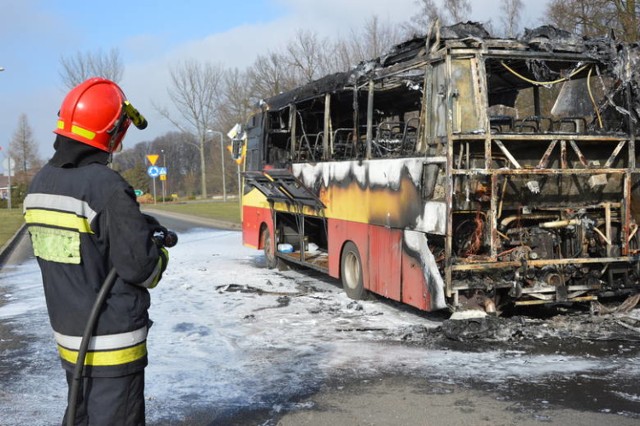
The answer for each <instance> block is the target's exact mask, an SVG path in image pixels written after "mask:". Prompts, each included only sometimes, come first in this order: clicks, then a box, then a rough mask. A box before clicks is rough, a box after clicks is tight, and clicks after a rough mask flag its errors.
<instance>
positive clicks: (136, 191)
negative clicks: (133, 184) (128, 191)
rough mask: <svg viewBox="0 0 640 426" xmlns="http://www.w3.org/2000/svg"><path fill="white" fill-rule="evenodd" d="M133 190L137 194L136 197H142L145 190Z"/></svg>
mask: <svg viewBox="0 0 640 426" xmlns="http://www.w3.org/2000/svg"><path fill="white" fill-rule="evenodd" d="M133 192H134V193H135V194H136V197H141V196H142V194H144V191H142V189H135V190H134V191H133Z"/></svg>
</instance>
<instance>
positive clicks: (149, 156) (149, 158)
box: [147, 154, 160, 166]
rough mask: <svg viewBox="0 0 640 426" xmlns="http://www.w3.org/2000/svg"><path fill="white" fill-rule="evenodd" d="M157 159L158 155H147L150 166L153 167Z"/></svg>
mask: <svg viewBox="0 0 640 426" xmlns="http://www.w3.org/2000/svg"><path fill="white" fill-rule="evenodd" d="M158 157H160V156H159V155H158V154H149V155H147V160H149V162H150V163H151V165H152V166H155V165H156V161H158Z"/></svg>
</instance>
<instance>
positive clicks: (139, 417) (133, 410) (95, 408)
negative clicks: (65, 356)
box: [62, 370, 145, 426]
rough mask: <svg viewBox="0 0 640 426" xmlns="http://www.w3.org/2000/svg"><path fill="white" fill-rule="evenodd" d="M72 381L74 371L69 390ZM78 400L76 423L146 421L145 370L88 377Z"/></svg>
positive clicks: (136, 424)
mask: <svg viewBox="0 0 640 426" xmlns="http://www.w3.org/2000/svg"><path fill="white" fill-rule="evenodd" d="M72 382H73V374H72V373H70V372H68V371H67V383H68V385H69V392H70V391H71V383H72ZM67 399H68V396H67ZM77 404H78V405H77V408H76V421H75V424H76V425H82V426H102V425H104V426H113V425H122V426H141V425H144V424H145V414H144V370H142V371H140V372H139V373H135V374H130V375H127V376H122V377H85V378H84V379H83V380H82V383H81V387H80V391H79V392H78V402H77ZM68 411H69V408H68V407H67V410H66V411H65V414H64V419H63V421H62V425H63V426H64V425H66V424H67V413H68Z"/></svg>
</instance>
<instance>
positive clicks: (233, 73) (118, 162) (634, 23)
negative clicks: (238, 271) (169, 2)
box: [9, 0, 640, 198]
mask: <svg viewBox="0 0 640 426" xmlns="http://www.w3.org/2000/svg"><path fill="white" fill-rule="evenodd" d="M639 9H640V5H639V4H637V3H636V1H635V0H626V1H625V0H549V1H548V3H547V6H546V9H545V13H544V16H543V21H544V22H545V23H549V24H551V25H553V26H556V27H558V28H562V29H566V30H568V31H571V32H573V33H576V34H578V35H582V36H589V37H594V36H603V35H611V34H612V33H613V34H614V35H615V37H617V38H618V39H621V40H624V41H637V40H638V35H639V34H638V16H639V13H640V10H639ZM523 12H524V2H523V1H522V0H500V8H499V9H498V10H496V13H495V18H492V19H491V20H489V21H487V22H483V25H484V26H485V28H486V29H487V30H488V31H489V32H490V33H491V34H493V35H494V36H502V37H515V36H517V35H519V34H521V33H522V31H523V28H522V26H521V22H522V17H523ZM435 20H439V21H440V23H441V24H442V25H448V24H453V23H456V22H463V21H470V20H474V19H473V7H472V2H471V1H470V0H440V1H438V0H416V1H415V13H414V14H413V15H412V16H411V17H410V18H409V19H407V21H406V22H403V23H401V24H398V23H393V22H389V21H385V20H382V19H380V18H379V17H377V16H370V17H369V18H368V19H366V20H365V21H364V23H363V25H362V26H361V27H359V28H354V29H352V30H351V31H350V32H349V33H348V34H346V35H345V34H343V35H337V36H335V37H333V38H331V37H322V36H320V35H319V34H318V33H317V32H314V31H311V30H304V29H299V30H297V31H296V32H295V34H294V36H293V37H292V38H291V39H290V40H289V41H288V42H287V43H286V44H285V45H283V46H279V47H277V48H274V49H272V50H270V51H267V52H265V53H262V54H259V55H257V56H256V58H255V60H254V61H253V63H252V64H251V65H250V66H248V67H247V68H246V69H238V68H230V67H226V66H225V65H223V64H222V63H219V62H215V61H202V60H187V61H184V62H182V63H177V64H175V65H174V66H172V67H171V68H170V82H169V86H168V87H167V93H168V96H169V99H170V102H171V104H172V105H170V106H167V105H156V104H154V107H155V108H156V110H157V111H158V112H159V113H160V114H161V115H162V116H163V117H164V118H165V119H166V120H168V121H169V122H170V123H171V124H172V125H173V127H174V128H175V130H174V131H171V132H168V133H167V134H165V135H162V136H160V137H158V138H155V139H154V140H151V141H146V142H141V143H139V144H137V145H135V146H134V147H132V148H128V149H125V150H123V151H122V152H121V153H119V154H116V155H115V156H114V161H113V166H114V168H115V169H116V170H118V171H119V172H120V173H121V174H122V175H123V176H124V177H125V178H126V179H127V180H128V181H129V182H130V183H131V184H132V186H133V187H134V188H136V189H141V190H143V191H150V189H151V188H150V185H151V180H150V179H149V177H148V176H147V175H146V167H147V164H146V163H145V156H146V155H147V154H150V153H153V154H159V155H160V159H159V160H158V165H161V166H166V167H167V169H168V170H170V173H169V174H168V175H167V182H166V185H167V191H168V193H169V194H170V193H177V194H179V195H180V196H191V197H205V198H206V197H207V196H209V195H212V194H221V193H222V192H223V190H222V182H223V171H224V178H225V179H224V181H225V183H226V185H225V189H226V192H228V193H234V192H237V190H238V180H237V172H238V170H237V165H236V164H235V162H233V160H232V159H231V158H230V156H229V155H227V154H228V153H227V152H226V150H224V149H223V150H222V152H223V153H224V154H225V155H222V154H221V146H220V143H221V141H220V140H221V139H222V140H223V141H224V144H227V143H228V139H226V136H225V135H224V134H225V133H226V131H227V130H229V129H231V128H232V127H233V125H234V124H236V123H245V122H246V121H247V119H248V117H249V116H250V114H251V112H252V111H253V110H254V108H255V105H257V104H258V103H259V102H260V100H262V99H267V98H269V97H271V96H274V95H277V94H279V93H282V92H285V91H288V90H291V89H293V88H295V87H297V86H300V85H302V84H305V83H308V82H311V81H313V80H316V79H318V78H320V77H322V76H324V75H327V74H331V73H334V72H339V71H345V70H348V69H350V68H351V67H353V66H354V65H357V64H358V63H360V62H361V61H364V60H368V59H372V58H376V57H379V56H381V55H383V54H384V53H385V51H386V50H387V49H388V48H390V47H391V46H393V45H394V44H397V43H399V42H401V41H402V40H405V39H407V38H410V37H413V36H416V35H423V34H425V33H426V32H427V31H428V28H429V26H430V25H431V23H432V22H434V21H435ZM540 24H542V22H541V23H540ZM60 65H61V67H60V77H61V81H62V83H63V84H64V85H65V86H66V87H67V88H72V87H74V86H75V85H77V84H79V83H80V82H82V81H84V80H85V79H86V78H88V77H91V76H102V77H106V78H109V79H111V80H114V81H116V82H118V81H119V80H121V78H122V75H123V73H124V65H123V64H122V61H121V59H120V55H119V52H118V50H117V49H112V50H111V51H109V52H106V53H105V52H101V51H97V52H78V53H76V54H75V55H71V56H67V57H62V58H61V59H60ZM170 107H171V108H170ZM36 146H37V145H36V144H35V141H34V140H33V137H32V135H31V129H30V126H29V124H28V119H27V116H26V115H25V114H23V115H22V116H21V117H20V119H19V123H18V129H17V130H16V132H15V133H14V135H13V138H12V141H11V145H10V150H9V152H10V155H11V156H12V157H13V158H14V159H15V160H16V163H17V164H18V165H19V166H20V167H22V168H21V169H19V170H20V173H22V174H23V175H24V176H23V178H22V180H21V179H20V178H19V173H18V174H17V175H18V176H16V177H17V179H16V181H17V182H21V181H24V182H25V185H26V182H27V181H28V176H29V173H28V170H30V169H33V168H36V167H38V166H39V165H40V164H41V162H42V161H41V160H40V158H39V157H38V154H37V149H36Z"/></svg>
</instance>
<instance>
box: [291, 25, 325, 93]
mask: <svg viewBox="0 0 640 426" xmlns="http://www.w3.org/2000/svg"><path fill="white" fill-rule="evenodd" d="M326 44H327V43H326V40H321V39H319V38H318V35H317V34H316V33H314V32H312V31H306V30H302V29H300V30H298V31H296V36H295V38H294V39H293V40H292V41H291V42H289V44H287V48H286V55H285V56H284V59H285V60H286V61H287V65H288V66H289V67H290V68H291V69H292V70H293V71H294V72H295V74H296V75H297V78H296V80H297V83H298V84H304V83H309V82H311V81H313V80H316V79H318V78H320V77H321V76H323V75H325V74H326V71H327V68H326V65H325V64H326V62H327V61H326V58H325V56H326V55H325V52H324V49H323V47H322V46H324V45H326Z"/></svg>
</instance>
